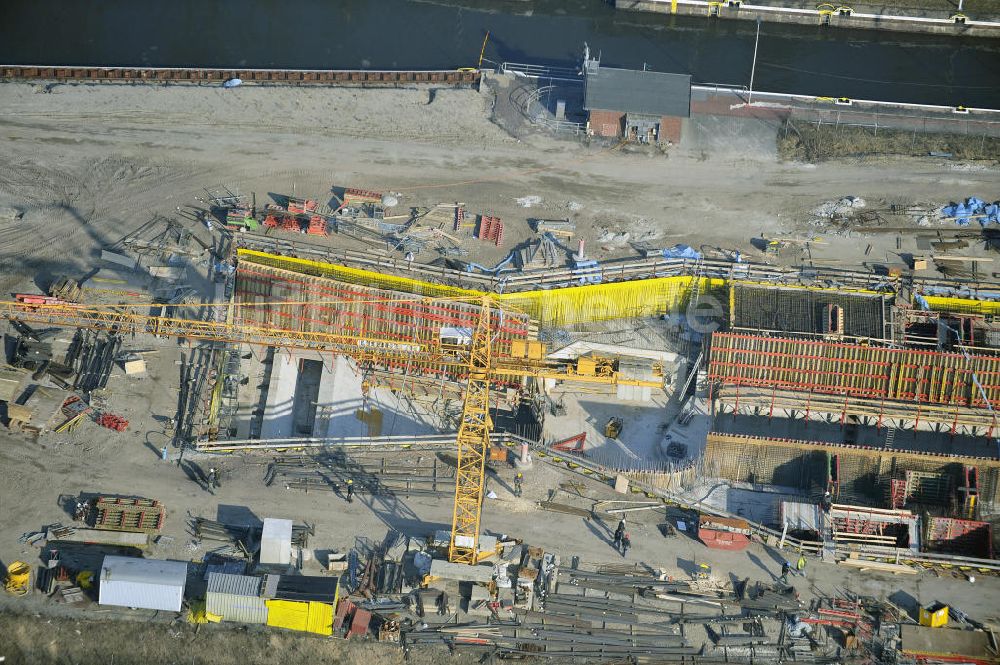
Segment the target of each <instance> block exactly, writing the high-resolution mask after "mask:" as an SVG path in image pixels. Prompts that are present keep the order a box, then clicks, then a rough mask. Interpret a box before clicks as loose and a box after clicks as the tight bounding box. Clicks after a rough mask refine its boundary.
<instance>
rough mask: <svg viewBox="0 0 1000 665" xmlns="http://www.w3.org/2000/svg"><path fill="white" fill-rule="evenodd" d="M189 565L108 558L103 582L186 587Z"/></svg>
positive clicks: (150, 560)
mask: <svg viewBox="0 0 1000 665" xmlns="http://www.w3.org/2000/svg"><path fill="white" fill-rule="evenodd" d="M187 569H188V568H187V563H185V562H183V561H162V560H159V559H136V558H133V557H124V556H110V555H109V556H106V557H104V564H103V565H102V566H101V582H105V581H109V582H139V583H143V584H156V585H161V586H175V587H178V586H179V587H182V588H183V587H184V584H185V583H186V582H187Z"/></svg>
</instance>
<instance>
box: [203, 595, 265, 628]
mask: <svg viewBox="0 0 1000 665" xmlns="http://www.w3.org/2000/svg"><path fill="white" fill-rule="evenodd" d="M205 609H206V610H207V611H208V612H211V613H212V614H217V615H219V616H220V617H222V619H223V621H238V622H240V623H258V624H264V623H267V601H266V600H264V599H263V598H255V597H251V596H243V595H236V594H228V593H216V592H213V591H208V592H207V593H206V594H205Z"/></svg>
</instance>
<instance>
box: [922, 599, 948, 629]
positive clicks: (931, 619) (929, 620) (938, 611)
mask: <svg viewBox="0 0 1000 665" xmlns="http://www.w3.org/2000/svg"><path fill="white" fill-rule="evenodd" d="M920 625H921V626H930V627H931V628H940V627H941V626H947V625H948V606H947V605H940V604H938V605H932V606H931V607H921V608H920Z"/></svg>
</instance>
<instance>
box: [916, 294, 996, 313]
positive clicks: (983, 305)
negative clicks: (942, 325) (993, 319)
mask: <svg viewBox="0 0 1000 665" xmlns="http://www.w3.org/2000/svg"><path fill="white" fill-rule="evenodd" d="M923 298H924V300H926V301H927V304H928V305H929V306H930V308H931V309H932V310H934V311H935V312H953V313H956V314H984V315H985V314H1000V302H997V301H995V300H972V299H971V298H948V297H946V296H923Z"/></svg>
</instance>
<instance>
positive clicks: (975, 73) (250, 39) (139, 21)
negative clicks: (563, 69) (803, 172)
mask: <svg viewBox="0 0 1000 665" xmlns="http://www.w3.org/2000/svg"><path fill="white" fill-rule="evenodd" d="M487 30H489V31H490V32H491V37H490V41H489V44H488V45H487V48H486V58H487V60H488V61H491V62H501V61H505V60H507V61H515V62H528V63H544V64H553V65H561V66H575V65H577V64H578V63H579V60H580V54H581V53H582V48H583V43H584V42H587V43H589V44H590V47H591V49H592V50H593V51H594V52H595V53H596V52H600V53H601V55H602V62H603V63H604V64H607V65H617V66H624V67H636V68H641V67H642V66H643V64H646V65H647V66H648V67H649V68H650V69H656V70H661V71H671V72H687V73H690V74H692V75H693V77H694V79H695V81H696V82H704V83H707V82H717V83H727V84H741V85H746V84H747V83H748V81H749V78H750V64H751V60H752V57H753V44H754V33H755V30H756V27H755V24H754V23H752V22H748V21H735V20H724V19H723V20H710V19H707V18H699V17H671V16H664V15H657V14H637V13H632V12H622V11H616V10H614V9H612V8H611V7H610V6H609V5H608V4H606V3H604V2H602V1H601V0H561V1H560V0H438V1H421V0H371V1H365V0H281V1H276V0H89V1H88V0H0V63H3V64H41V65H55V64H59V65H62V64H66V65H132V66H143V65H145V66H164V67H166V66H171V67H260V68H303V69H305V68H308V69H453V68H457V67H469V66H475V65H476V63H477V61H478V59H479V51H480V47H481V45H482V40H483V37H484V35H485V34H486V31H487ZM487 64H489V62H488V63H487ZM754 87H755V89H760V90H767V91H773V92H789V93H801V94H813V95H824V96H831V97H839V96H846V97H852V98H855V99H876V100H888V101H904V102H916V103H927V104H942V105H949V106H953V105H958V104H963V105H965V106H972V107H985V108H997V109H1000V39H971V38H963V37H948V36H943V35H919V34H905V33H893V32H882V31H857V30H854V31H849V30H842V29H837V28H829V27H826V28H824V27H821V26H818V25H817V26H799V25H779V24H764V25H763V26H762V30H761V40H760V49H759V54H758V62H757V74H756V80H755V84H754Z"/></svg>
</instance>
